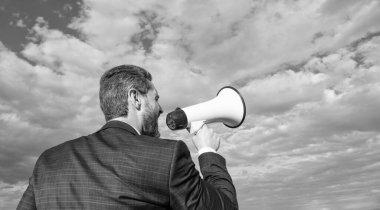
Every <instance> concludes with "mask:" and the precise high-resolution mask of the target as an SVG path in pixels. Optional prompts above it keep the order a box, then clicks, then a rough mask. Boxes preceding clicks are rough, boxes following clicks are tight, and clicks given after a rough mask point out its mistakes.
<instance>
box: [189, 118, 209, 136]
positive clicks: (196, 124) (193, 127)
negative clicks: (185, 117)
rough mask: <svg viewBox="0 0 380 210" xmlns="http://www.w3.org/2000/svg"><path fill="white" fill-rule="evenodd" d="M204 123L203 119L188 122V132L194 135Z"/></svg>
mask: <svg viewBox="0 0 380 210" xmlns="http://www.w3.org/2000/svg"><path fill="white" fill-rule="evenodd" d="M204 125H205V121H195V122H191V123H190V128H187V131H189V133H191V134H194V135H196V134H197V133H198V131H199V130H200V129H201V128H202V127H203V126H204Z"/></svg>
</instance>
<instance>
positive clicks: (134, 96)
mask: <svg viewBox="0 0 380 210" xmlns="http://www.w3.org/2000/svg"><path fill="white" fill-rule="evenodd" d="M140 96H141V94H140V92H139V91H137V90H136V89H130V90H129V91H128V98H129V102H130V103H131V105H133V106H134V107H135V108H136V109H137V110H140V109H141V98H140Z"/></svg>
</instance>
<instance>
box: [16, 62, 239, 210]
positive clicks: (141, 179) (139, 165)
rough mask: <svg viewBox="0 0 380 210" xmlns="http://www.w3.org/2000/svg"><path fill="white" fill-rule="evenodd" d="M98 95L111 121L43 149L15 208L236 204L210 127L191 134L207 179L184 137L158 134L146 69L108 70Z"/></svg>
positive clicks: (157, 107) (158, 109)
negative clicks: (194, 159) (90, 132)
mask: <svg viewBox="0 0 380 210" xmlns="http://www.w3.org/2000/svg"><path fill="white" fill-rule="evenodd" d="M99 99H100V106H101V109H102V111H103V113H104V116H105V120H106V124H105V125H104V126H103V127H102V128H100V129H99V130H98V131H97V132H95V133H93V134H90V135H88V136H82V137H79V138H77V139H74V140H71V141H67V142H65V143H63V144H60V145H58V146H55V147H53V148H50V149H48V150H46V151H45V152H43V153H42V154H41V156H40V157H39V159H38V160H37V162H36V165H35V167H34V170H33V174H32V176H31V177H30V179H29V186H28V188H27V189H26V191H25V193H24V195H23V197H22V198H21V201H20V203H19V205H18V207H17V209H19V210H21V209H91V210H96V209H99V210H100V209H217V210H222V209H229V210H230V209H238V203H237V199H236V191H235V188H234V185H233V183H232V180H231V177H230V175H229V173H228V171H227V168H226V162H225V159H224V158H223V157H222V156H220V155H219V154H217V153H216V151H217V150H218V148H219V144H220V140H219V137H217V135H216V134H215V133H214V132H213V131H212V130H210V129H208V128H207V126H203V127H202V128H201V129H200V130H199V131H198V132H197V134H196V135H195V136H194V137H193V143H194V145H195V146H196V148H197V149H198V153H199V157H198V159H199V164H200V171H201V173H202V175H203V179H202V178H201V177H200V174H199V172H198V171H197V170H196V169H195V166H194V163H193V161H192V159H191V156H190V152H189V149H188V148H187V146H186V144H185V143H184V142H183V141H176V140H168V139H161V138H159V136H160V133H159V131H158V123H157V120H158V117H159V116H160V114H161V113H162V112H163V111H162V108H161V106H160V104H159V102H158V100H159V95H158V92H157V90H156V88H155V86H154V85H153V83H152V76H151V74H150V73H149V72H148V71H146V70H145V69H143V68H141V67H138V66H133V65H121V66H117V67H114V68H112V69H110V70H108V71H106V72H105V73H104V74H103V76H102V77H101V79H100V91H99Z"/></svg>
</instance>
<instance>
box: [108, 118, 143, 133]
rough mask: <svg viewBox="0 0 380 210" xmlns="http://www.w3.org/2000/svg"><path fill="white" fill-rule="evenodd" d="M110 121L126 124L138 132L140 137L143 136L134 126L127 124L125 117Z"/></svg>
mask: <svg viewBox="0 0 380 210" xmlns="http://www.w3.org/2000/svg"><path fill="white" fill-rule="evenodd" d="M110 121H120V122H123V123H126V124H128V125H129V126H131V127H132V128H133V129H134V130H135V131H136V133H138V134H139V135H141V133H140V131H139V130H137V129H136V128H135V127H134V126H133V125H131V124H129V123H128V122H127V120H125V118H124V117H116V118H113V119H111V120H109V121H108V122H110Z"/></svg>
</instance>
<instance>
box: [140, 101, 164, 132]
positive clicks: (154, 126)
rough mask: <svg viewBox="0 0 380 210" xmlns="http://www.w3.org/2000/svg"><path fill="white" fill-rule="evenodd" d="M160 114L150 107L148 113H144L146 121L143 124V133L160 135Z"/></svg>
mask: <svg viewBox="0 0 380 210" xmlns="http://www.w3.org/2000/svg"><path fill="white" fill-rule="evenodd" d="M159 116H160V115H159V114H156V113H154V112H153V111H152V110H151V109H150V108H149V110H148V112H147V113H145V115H144V122H143V125H142V131H141V134H143V135H147V136H152V137H156V138H158V137H160V132H159V131H158V117H159Z"/></svg>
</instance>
